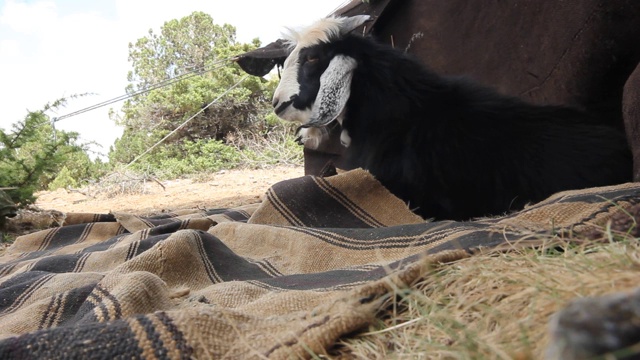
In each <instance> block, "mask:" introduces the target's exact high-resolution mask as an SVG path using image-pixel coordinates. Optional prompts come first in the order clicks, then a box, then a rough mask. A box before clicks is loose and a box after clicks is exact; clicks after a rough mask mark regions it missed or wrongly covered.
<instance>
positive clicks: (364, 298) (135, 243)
mask: <svg viewBox="0 0 640 360" xmlns="http://www.w3.org/2000/svg"><path fill="white" fill-rule="evenodd" d="M639 201H640V185H638V184H624V185H620V186H615V187H607V188H599V189H588V190H582V191H575V192H566V193H562V194H558V195H556V196H553V197H552V198H550V199H548V200H546V201H544V202H542V203H540V204H534V205H532V206H530V207H528V208H527V209H525V210H523V211H521V212H520V213H517V214H512V215H509V216H506V217H503V218H495V219H480V220H477V221H473V222H432V223H430V222H425V221H422V220H421V219H420V218H418V217H417V216H415V215H414V214H413V213H411V212H410V211H409V209H408V208H407V207H406V206H405V204H403V203H402V202H401V201H400V200H398V199H397V198H395V197H393V196H392V195H391V194H390V193H389V192H388V191H386V190H385V189H384V188H382V187H381V186H380V184H379V183H378V182H377V181H375V180H374V179H373V178H372V177H371V176H370V175H369V174H368V173H366V172H364V171H361V170H356V171H351V172H347V173H343V174H340V175H337V176H335V177H331V178H326V179H321V178H313V177H303V178H299V179H292V180H288V181H285V182H281V183H278V184H275V185H274V186H273V187H272V188H271V189H270V190H269V192H268V194H267V196H266V197H265V201H264V202H263V203H262V204H260V205H259V206H248V207H244V208H239V209H212V210H186V211H179V212H175V213H170V214H163V215H161V216H156V217H147V218H143V217H139V216H135V215H131V214H115V215H110V214H67V217H66V220H65V221H66V224H67V225H66V226H64V227H60V228H54V229H48V230H44V231H40V232H37V233H33V234H29V235H26V236H23V237H20V238H18V239H17V241H16V242H15V243H14V244H13V245H12V246H11V247H10V248H9V249H8V251H7V252H6V253H5V254H4V255H3V256H2V257H0V338H2V339H3V340H1V341H0V357H1V358H3V359H5V358H6V359H10V358H25V357H31V358H39V359H41V358H56V359H59V358H87V357H104V358H115V357H119V356H120V357H126V358H131V357H144V358H172V359H173V358H176V359H177V358H191V357H194V358H229V359H249V358H265V357H266V358H274V359H281V358H282V359H285V358H292V357H293V358H296V357H302V358H310V357H312V354H317V353H324V352H326V351H327V349H329V348H330V347H331V346H332V345H333V344H334V343H335V342H336V340H337V339H338V338H339V337H341V336H345V335H346V334H349V333H352V332H353V331H356V330H358V329H361V328H363V327H364V326H366V325H367V324H369V323H371V321H372V320H373V319H374V318H375V315H376V313H377V311H378V310H380V304H381V301H383V300H384V299H385V298H386V297H387V296H388V295H389V294H390V293H391V292H392V291H393V289H395V288H398V287H400V288H402V287H404V286H410V285H411V284H412V283H414V282H415V281H418V280H420V279H422V278H424V277H425V276H428V275H427V274H428V272H427V269H428V268H429V264H431V263H434V262H444V263H446V262H450V261H454V260H456V259H460V258H462V257H466V256H470V255H471V254H473V253H474V252H475V251H477V250H478V249H486V248H496V247H505V246H512V244H515V243H519V244H520V245H524V246H529V245H532V244H536V241H537V240H539V239H540V238H541V236H542V235H545V236H547V237H548V235H549V234H561V233H562V232H563V231H576V230H580V231H584V230H586V229H590V228H591V227H593V225H594V224H604V223H605V222H606V221H608V219H610V218H611V216H612V215H614V214H616V213H620V212H621V211H623V209H625V208H628V207H629V206H631V205H633V204H636V203H638V202H639Z"/></svg>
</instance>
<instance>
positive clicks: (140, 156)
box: [124, 75, 249, 169]
mask: <svg viewBox="0 0 640 360" xmlns="http://www.w3.org/2000/svg"><path fill="white" fill-rule="evenodd" d="M248 77H249V75H245V76H244V77H243V78H242V79H240V80H238V82H237V83H235V84H233V85H232V86H231V87H230V88H228V89H227V90H226V91H225V92H224V93H222V94H220V96H218V97H217V98H215V99H213V101H211V102H210V103H209V104H207V106H205V107H203V108H202V109H200V110H199V111H198V112H196V113H195V114H193V115H192V116H191V117H190V118H188V119H187V120H185V121H184V122H183V123H182V124H180V126H178V127H177V128H175V129H174V130H173V131H171V132H170V133H168V134H167V135H166V136H165V137H163V138H162V139H160V140H159V141H158V142H157V143H155V144H153V146H151V147H150V148H148V149H147V150H146V151H145V152H143V153H142V154H140V155H138V156H137V157H136V158H135V159H133V160H131V162H130V163H128V164H127V165H126V166H125V167H124V168H125V169H127V168H128V167H129V166H131V164H133V163H134V162H136V161H138V160H139V159H140V158H142V157H143V156H145V155H146V154H148V153H149V152H150V151H151V150H153V149H155V148H156V146H158V145H160V144H161V143H163V142H164V141H165V140H167V139H168V138H169V137H170V136H171V135H173V134H175V133H176V132H177V131H178V130H180V129H182V127H184V126H185V125H187V123H189V122H190V121H191V120H193V119H194V118H195V117H196V116H198V115H200V114H201V113H202V112H203V111H205V110H206V109H207V108H209V107H210V106H211V105H213V104H215V103H216V102H218V100H220V99H222V98H223V97H224V96H225V95H227V94H228V93H229V92H231V90H233V89H235V88H236V87H238V85H240V84H241V83H242V82H243V81H245V80H246V79H247V78H248Z"/></svg>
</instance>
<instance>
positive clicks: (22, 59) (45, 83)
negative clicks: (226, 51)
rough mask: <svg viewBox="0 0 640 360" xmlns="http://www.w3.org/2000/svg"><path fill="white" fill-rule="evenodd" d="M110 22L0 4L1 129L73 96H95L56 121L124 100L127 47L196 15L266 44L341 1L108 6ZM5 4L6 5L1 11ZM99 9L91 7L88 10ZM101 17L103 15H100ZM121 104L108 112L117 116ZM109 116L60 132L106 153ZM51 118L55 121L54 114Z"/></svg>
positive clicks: (162, 0) (86, 117)
mask: <svg viewBox="0 0 640 360" xmlns="http://www.w3.org/2000/svg"><path fill="white" fill-rule="evenodd" d="M111 1H113V2H112V3H110V4H109V5H113V6H112V8H113V9H115V14H114V13H110V14H106V13H104V10H102V9H104V5H105V4H106V3H104V2H101V3H100V5H102V8H98V7H97V6H98V5H97V4H94V3H84V4H83V10H77V11H73V10H69V9H68V7H69V2H67V3H65V4H66V5H67V7H66V8H65V9H66V11H63V10H61V9H62V7H61V6H59V4H60V3H58V2H55V1H52V0H40V1H35V2H27V1H25V0H23V1H20V0H8V1H6V2H4V4H3V3H2V2H0V6H1V8H0V65H1V66H2V68H3V72H4V79H3V81H2V84H1V85H0V97H1V98H2V99H3V104H6V105H5V106H4V107H3V115H2V116H1V117H0V128H5V129H7V128H9V127H10V125H11V124H12V123H14V122H16V121H18V120H19V119H21V118H22V117H24V116H25V115H26V109H29V110H36V109H39V108H41V107H42V105H44V104H45V103H47V102H51V101H54V100H56V99H58V98H60V97H63V96H69V95H72V94H78V93H86V92H90V93H96V94H97V95H95V96H88V97H85V98H82V99H79V100H73V101H71V102H70V104H69V106H68V107H67V108H64V109H61V110H60V111H59V113H58V114H57V115H58V116H59V115H64V114H67V113H70V112H72V111H76V110H79V109H82V108H84V107H87V106H91V105H93V104H96V103H99V102H102V101H105V100H109V99H111V98H114V97H117V96H120V95H122V94H124V88H125V86H126V85H127V82H126V75H127V72H128V71H129V70H130V65H129V63H128V61H127V55H128V44H129V43H130V42H134V41H135V40H136V39H138V38H141V37H143V36H145V35H146V34H147V31H148V30H149V29H150V28H153V29H154V31H157V30H159V28H160V27H161V26H162V24H163V23H164V22H165V21H168V20H171V19H176V18H181V17H183V16H186V15H189V14H190V13H192V12H193V11H204V12H206V13H208V14H210V15H211V16H212V17H213V19H214V21H215V22H216V23H218V24H222V23H229V24H232V25H234V26H235V27H236V29H237V35H238V40H239V41H243V42H247V41H250V40H251V39H253V38H255V37H259V38H260V39H261V40H262V42H263V44H266V43H268V42H271V41H274V40H276V39H277V38H279V37H280V33H281V31H282V30H283V29H284V27H285V26H294V27H295V26H300V25H304V24H308V23H309V22H311V21H313V20H315V19H317V18H320V17H323V16H325V15H327V14H328V13H329V12H331V11H332V10H334V9H335V8H336V7H337V6H338V5H340V4H341V3H342V2H343V0H332V1H313V2H306V1H300V0H273V1H255V0H234V1H228V0H210V1H206V2H205V1H201V0H181V1H168V0H111ZM2 4H3V5H2ZM94 5H95V6H96V7H93V6H94ZM101 11H102V12H101ZM120 106H121V104H120V103H116V104H114V105H112V106H111V107H113V108H114V109H116V110H117V109H119V107H120ZM107 111H108V108H103V109H99V110H94V111H91V112H88V113H86V114H83V115H80V116H75V117H71V118H68V119H65V120H63V121H60V122H59V123H58V124H57V126H58V127H59V128H61V129H64V130H69V131H77V132H79V133H80V134H81V136H82V137H83V139H84V140H87V141H96V142H98V143H100V144H102V145H103V151H104V152H105V153H106V151H107V150H108V147H109V146H110V145H111V144H113V141H114V140H115V138H116V137H118V136H120V134H121V131H122V130H121V129H119V128H118V127H116V126H115V125H114V123H113V122H112V121H111V120H110V119H109V118H108V116H107ZM52 116H56V114H52Z"/></svg>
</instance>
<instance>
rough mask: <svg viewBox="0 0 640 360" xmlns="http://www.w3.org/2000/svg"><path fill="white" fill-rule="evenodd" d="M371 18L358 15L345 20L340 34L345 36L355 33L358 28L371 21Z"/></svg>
mask: <svg viewBox="0 0 640 360" xmlns="http://www.w3.org/2000/svg"><path fill="white" fill-rule="evenodd" d="M370 18H371V17H370V16H369V15H356V16H350V17H347V18H344V22H343V23H342V25H341V26H340V34H341V35H345V34H348V33H350V32H351V31H353V30H354V29H355V28H357V27H358V26H360V25H362V24H364V23H365V22H367V21H369V19H370Z"/></svg>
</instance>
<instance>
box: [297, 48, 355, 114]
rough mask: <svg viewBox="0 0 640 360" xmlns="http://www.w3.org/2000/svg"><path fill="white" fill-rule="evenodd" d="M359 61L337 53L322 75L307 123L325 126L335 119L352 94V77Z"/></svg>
mask: <svg viewBox="0 0 640 360" xmlns="http://www.w3.org/2000/svg"><path fill="white" fill-rule="evenodd" d="M357 65H358V63H357V62H356V60H355V59H354V58H352V57H349V56H345V55H336V56H335V57H334V58H333V59H331V62H329V66H327V69H326V70H325V71H324V73H322V76H320V89H319V90H318V95H317V96H316V100H315V102H314V103H313V108H312V109H311V118H310V119H309V122H308V123H307V124H309V125H311V126H323V125H326V124H328V123H330V122H331V121H333V120H335V119H336V118H337V117H338V116H339V115H340V114H341V113H342V111H343V110H344V107H345V105H347V100H349V96H350V95H351V79H352V78H353V70H355V68H356V67H357Z"/></svg>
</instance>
